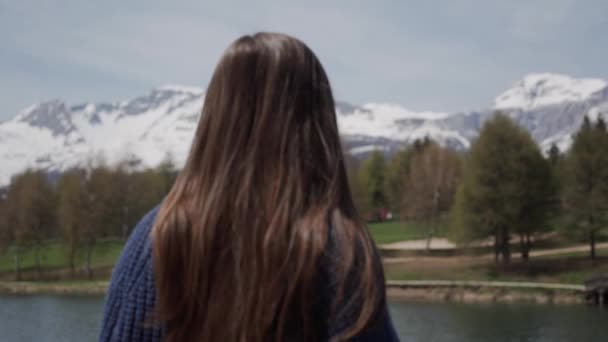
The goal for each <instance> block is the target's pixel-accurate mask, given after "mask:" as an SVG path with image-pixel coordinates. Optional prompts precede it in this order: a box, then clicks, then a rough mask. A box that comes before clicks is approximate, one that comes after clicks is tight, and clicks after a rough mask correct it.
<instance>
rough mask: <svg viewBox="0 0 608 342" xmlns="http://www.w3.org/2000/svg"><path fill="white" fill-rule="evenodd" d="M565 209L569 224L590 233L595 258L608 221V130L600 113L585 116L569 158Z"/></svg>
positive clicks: (577, 231)
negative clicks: (595, 116) (594, 117)
mask: <svg viewBox="0 0 608 342" xmlns="http://www.w3.org/2000/svg"><path fill="white" fill-rule="evenodd" d="M565 183H566V184H565V189H564V207H565V208H564V209H565V211H566V213H567V218H568V223H569V227H571V229H572V230H573V231H574V232H575V233H577V234H582V235H584V236H586V237H587V239H588V241H589V255H590V258H591V259H595V257H596V252H595V242H596V238H597V234H598V233H599V231H600V230H601V229H603V228H604V227H605V226H606V224H608V133H607V132H606V123H605V121H604V120H603V118H602V117H601V116H600V117H599V118H598V121H597V123H596V124H595V125H593V124H592V123H591V121H590V120H589V118H588V117H585V118H584V120H583V124H582V125H581V128H580V130H579V131H578V133H577V134H576V136H575V137H574V142H573V144H572V148H571V150H570V152H569V154H568V157H567V161H566V177H565Z"/></svg>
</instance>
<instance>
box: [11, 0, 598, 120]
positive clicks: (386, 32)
mask: <svg viewBox="0 0 608 342" xmlns="http://www.w3.org/2000/svg"><path fill="white" fill-rule="evenodd" d="M606 13H608V1H605V0H578V1H574V0H511V1H488V0H479V1H477V0H444V1H434V0H424V1H422V0H420V1H409V0H401V1H382V0H375V1H356V0H351V1H327V0H324V1H313V0H307V1H285V0H274V1H230V0H224V1H215V4H213V3H212V1H179V0H176V1H156V0H147V1H139V0H130V1H124V0H120V1H115V0H106V1H103V2H102V1H82V0H74V1H72V0H63V1H59V0H55V1H51V0H37V1H31V0H12V1H8V0H0V120H6V119H9V118H11V117H13V116H14V115H15V114H17V112H19V111H20V110H21V109H23V108H25V107H26V106H28V105H30V104H32V103H36V102H39V101H42V100H48V99H53V98H60V99H63V100H65V101H67V102H68V103H70V104H78V103H83V102H102V101H118V100H122V99H128V98H131V97H134V96H137V95H141V94H145V93H146V92H147V91H149V90H150V89H152V88H154V87H157V86H161V85H164V84H184V85H194V86H200V87H205V86H206V84H207V82H208V81H209V79H210V76H211V74H212V72H213V69H214V67H215V65H216V63H217V61H218V59H219V58H220V56H221V55H222V53H223V51H224V49H225V48H226V47H227V46H228V45H229V44H230V43H231V42H232V41H234V40H235V39H236V38H238V37H239V36H241V35H244V34H251V33H255V32H257V31H275V32H283V33H287V34H290V35H293V36H295V37H297V38H300V39H301V40H303V41H304V42H305V43H306V44H307V45H309V46H310V47H311V48H312V49H313V51H315V53H316V54H317V56H318V57H319V58H320V60H321V62H322V63H323V65H324V66H325V69H326V71H327V73H328V75H329V77H330V82H331V83H332V86H333V90H334V93H335V97H336V98H337V99H339V100H342V101H346V102H350V103H353V104H365V103H369V102H390V103H396V104H400V105H403V106H404V107H406V108H408V109H411V110H433V111H445V112H455V111H461V110H471V109H479V108H483V107H486V106H489V105H491V103H492V102H493V99H494V98H495V97H496V96H497V95H498V94H500V93H501V92H502V91H504V90H505V89H506V88H508V87H509V86H511V85H512V84H513V83H514V82H516V81H517V80H519V79H521V78H523V76H524V75H526V74H528V73H533V72H553V73H562V74H567V75H571V76H575V77H595V78H603V79H608V58H607V57H608V30H607V29H608V15H606Z"/></svg>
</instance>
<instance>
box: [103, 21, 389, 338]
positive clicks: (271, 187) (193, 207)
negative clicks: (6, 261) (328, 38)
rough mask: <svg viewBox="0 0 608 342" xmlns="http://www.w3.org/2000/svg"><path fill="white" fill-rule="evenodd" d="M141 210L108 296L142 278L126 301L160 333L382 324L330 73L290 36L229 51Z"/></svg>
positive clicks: (340, 332) (298, 333)
mask: <svg viewBox="0 0 608 342" xmlns="http://www.w3.org/2000/svg"><path fill="white" fill-rule="evenodd" d="M150 216H151V217H153V218H152V219H150V218H148V220H147V221H146V220H144V221H143V222H148V223H147V224H143V225H144V226H146V227H145V228H141V227H138V228H139V229H138V230H137V232H140V233H135V234H134V236H135V237H134V238H132V241H139V244H138V243H137V242H132V243H130V244H129V245H128V246H127V247H126V249H125V256H124V257H123V258H121V263H120V264H119V265H118V266H117V271H116V272H115V274H114V276H113V285H112V289H111V291H110V298H112V295H113V293H116V292H120V295H119V296H118V298H119V299H120V300H119V302H121V303H122V304H121V305H122V306H123V307H124V306H125V305H126V304H124V302H125V301H127V300H126V299H125V298H127V299H128V298H130V297H129V296H131V295H133V294H135V295H137V296H138V297H137V298H139V296H141V295H140V294H138V292H137V291H136V292H133V291H134V290H133V289H134V288H136V287H135V286H134V285H132V284H134V283H137V284H140V285H141V284H142V282H145V283H146V284H147V283H149V282H153V285H154V288H155V291H152V292H153V293H154V296H153V297H152V295H148V294H146V296H144V297H143V299H142V298H140V299H138V300H136V301H135V302H134V304H129V305H133V306H134V307H135V309H133V310H135V312H136V313H137V315H138V318H141V317H140V316H141V315H148V316H149V317H148V319H147V321H146V322H145V323H147V324H148V325H156V326H162V335H163V336H164V339H165V340H167V341H192V340H201V341H202V340H208V341H268V340H275V341H284V340H307V341H309V340H327V339H328V338H330V337H332V338H333V337H335V338H336V339H348V338H351V337H354V336H360V335H361V334H363V333H366V332H369V331H371V330H370V329H371V328H373V327H374V326H375V325H377V324H383V323H384V324H388V325H387V326H388V327H389V328H390V320H388V316H387V313H386V303H385V292H384V277H383V274H382V266H381V264H380V262H379V259H378V256H377V254H376V253H375V247H374V244H373V242H372V240H371V238H370V237H369V234H368V232H367V230H366V228H365V225H364V223H363V222H362V221H361V220H360V219H359V217H358V215H357V212H356V210H355V208H354V205H353V202H352V199H351V194H350V190H349V188H348V181H347V179H346V172H345V170H344V163H343V156H342V148H341V145H340V139H339V134H338V128H337V123H336V116H335V106H334V101H333V96H332V94H331V89H330V86H329V81H328V79H327V76H326V75H325V72H324V70H323V68H322V66H321V64H320V63H319V61H318V60H317V58H316V57H315V55H314V54H313V53H312V51H310V49H308V47H306V45H304V44H303V43H301V42H300V41H298V40H296V39H294V38H291V37H288V36H285V35H280V34H268V33H262V34H256V35H254V36H245V37H242V38H240V39H239V40H237V41H236V42H235V43H234V44H233V45H232V46H231V47H230V48H229V49H228V50H227V51H226V53H225V54H224V56H223V57H222V59H221V61H220V63H219V65H218V66H217V68H216V71H215V73H214V76H213V78H212V80H211V82H210V84H209V87H208V90H207V94H206V97H205V103H204V106H203V113H202V118H201V122H200V123H199V127H198V129H197V132H196V135H195V138H194V142H193V144H192V148H191V151H190V154H189V157H188V160H187V162H186V165H185V166H184V168H183V170H182V171H181V173H180V175H179V177H178V179H177V181H176V183H175V184H174V186H173V188H172V189H171V191H170V193H169V194H168V195H167V197H166V199H165V200H164V201H163V203H162V205H161V206H160V208H159V209H158V210H157V211H154V212H153V213H152V214H150ZM137 234H141V235H145V236H146V237H148V235H149V239H150V240H147V239H143V238H142V236H140V235H137ZM141 241H148V242H141ZM133 246H138V247H133ZM134 250H138V251H143V252H145V253H144V255H143V256H142V255H141V253H140V254H138V252H134ZM146 253H147V254H146ZM132 258H137V262H134V260H132ZM125 260H126V261H125ZM133 265H140V266H142V265H145V267H143V266H142V267H135V268H133V267H134V266H133ZM152 274H153V275H154V276H152ZM133 277H136V278H133ZM142 277H143V278H142ZM146 277H147V278H146ZM144 278H145V279H146V280H145V281H144V280H142V279H144ZM149 287H150V284H147V285H146V289H145V291H144V292H147V291H148V290H150V288H149ZM125 288H126V290H125ZM114 297H116V296H114ZM112 302H113V301H112V300H110V299H109V303H112ZM142 303H143V304H145V305H140V304H142ZM150 303H151V304H150ZM147 304H150V305H151V306H150V307H148V306H146V305H147ZM109 305H110V304H109ZM127 306H128V305H127ZM109 311H110V312H113V311H112V309H109ZM117 322H118V323H116V325H113V324H106V325H107V326H120V325H121V324H122V323H120V319H119V320H118V321H117ZM372 330H373V329H372ZM105 331H107V330H106V329H104V332H105ZM125 331H127V332H128V329H127V330H125ZM383 331H384V330H383ZM386 331H389V332H390V331H392V330H391V329H388V330H386Z"/></svg>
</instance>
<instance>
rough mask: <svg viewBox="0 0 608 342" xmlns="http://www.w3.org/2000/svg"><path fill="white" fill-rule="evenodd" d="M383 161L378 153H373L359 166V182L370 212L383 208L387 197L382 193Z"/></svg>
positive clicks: (380, 153) (381, 155)
mask: <svg viewBox="0 0 608 342" xmlns="http://www.w3.org/2000/svg"><path fill="white" fill-rule="evenodd" d="M385 168H386V167H385V161H384V155H383V154H382V152H380V151H374V152H372V153H371V154H370V156H369V157H368V158H367V159H366V160H365V161H364V162H363V165H362V166H361V174H360V177H361V181H362V183H363V185H364V187H365V193H366V197H367V203H369V206H370V208H371V209H372V210H376V209H378V208H382V207H385V206H386V205H387V196H386V194H385V192H384V184H385V181H384V179H385V171H386V170H385Z"/></svg>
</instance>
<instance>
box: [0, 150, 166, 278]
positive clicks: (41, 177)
mask: <svg viewBox="0 0 608 342" xmlns="http://www.w3.org/2000/svg"><path fill="white" fill-rule="evenodd" d="M89 164H91V165H89V166H87V167H85V168H74V169H71V170H68V171H66V172H63V173H62V174H61V175H60V176H59V177H58V178H57V179H51V178H50V177H49V175H48V174H47V173H45V172H43V171H39V170H26V171H25V172H23V173H21V174H18V175H16V176H14V177H13V178H12V180H11V183H10V185H9V186H8V189H6V191H5V192H4V194H3V195H1V196H0V253H2V252H4V253H9V254H12V257H13V260H14V272H15V278H16V279H17V280H20V279H21V271H22V267H21V259H22V255H23V253H24V252H25V251H26V250H29V251H32V250H33V254H34V265H35V266H34V267H35V271H36V272H37V274H38V275H40V272H41V261H40V250H41V248H42V247H43V246H44V245H45V244H46V243H49V242H53V241H60V243H61V244H62V246H64V249H65V253H66V257H67V258H66V259H67V263H68V265H66V266H68V267H69V268H70V271H71V273H72V275H73V274H74V272H75V267H76V262H75V261H76V256H77V254H78V253H81V254H82V255H84V260H85V266H84V267H85V270H86V273H87V276H88V277H89V278H91V277H92V273H93V270H92V267H91V256H92V253H93V249H94V248H95V246H96V244H97V242H98V241H99V240H100V239H104V238H121V239H123V240H126V238H127V236H128V234H129V233H130V229H132V228H133V227H134V225H135V224H136V223H137V222H138V220H139V219H140V218H141V217H142V216H143V215H144V214H145V213H146V212H147V211H149V210H150V209H151V208H152V207H153V206H154V205H156V204H158V203H159V202H160V201H161V200H162V198H163V197H164V195H165V194H166V193H167V192H168V191H169V189H170V187H171V185H172V184H173V181H174V179H175V177H176V175H177V171H176V169H175V167H174V164H173V162H172V161H171V160H170V159H167V160H165V161H164V162H163V163H161V165H160V166H158V167H157V168H155V169H148V170H145V171H136V169H137V165H136V164H137V163H136V162H133V161H128V162H124V163H121V164H120V165H119V166H118V167H115V168H110V167H108V166H105V165H103V163H97V164H99V165H96V166H92V163H89Z"/></svg>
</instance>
